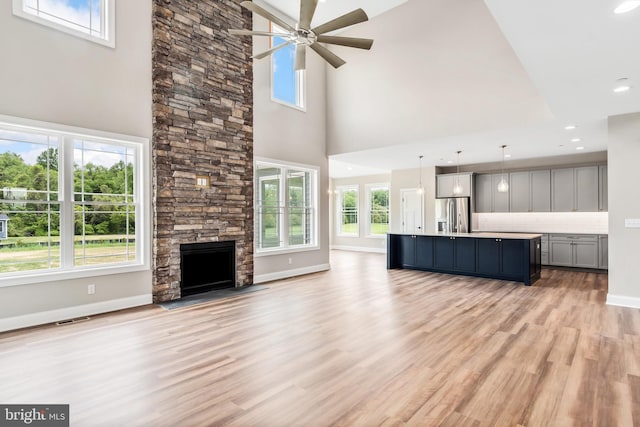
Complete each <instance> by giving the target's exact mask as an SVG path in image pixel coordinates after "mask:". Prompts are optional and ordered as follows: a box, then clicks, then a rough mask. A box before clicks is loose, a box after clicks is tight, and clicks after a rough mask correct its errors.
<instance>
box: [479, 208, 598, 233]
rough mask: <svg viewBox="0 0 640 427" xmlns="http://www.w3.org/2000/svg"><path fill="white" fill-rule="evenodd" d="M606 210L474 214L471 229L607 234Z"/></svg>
mask: <svg viewBox="0 0 640 427" xmlns="http://www.w3.org/2000/svg"><path fill="white" fill-rule="evenodd" d="M608 222H609V214H608V212H522V213H516V212H509V213H506V212H505V213H474V214H472V218H471V226H472V228H473V231H506V232H509V231H512V232H532V233H575V234H608V231H609V225H608Z"/></svg>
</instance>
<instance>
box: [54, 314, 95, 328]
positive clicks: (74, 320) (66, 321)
mask: <svg viewBox="0 0 640 427" xmlns="http://www.w3.org/2000/svg"><path fill="white" fill-rule="evenodd" d="M87 320H91V318H90V317H86V316H85V317H77V318H75V319H68V320H61V321H60V322H56V325H58V326H64V325H72V324H74V323H80V322H86V321H87Z"/></svg>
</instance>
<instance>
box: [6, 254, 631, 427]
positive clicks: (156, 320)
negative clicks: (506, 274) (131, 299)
mask: <svg viewBox="0 0 640 427" xmlns="http://www.w3.org/2000/svg"><path fill="white" fill-rule="evenodd" d="M331 264H332V269H331V270H330V271H327V272H322V273H317V274H313V275H308V276H301V277H296V278H291V279H286V280H280V281H276V282H272V283H269V284H268V289H266V290H263V291H261V292H256V293H249V294H244V295H241V296H238V297H234V298H230V299H224V300H216V301H212V302H209V303H205V304H201V305H197V306H191V307H186V308H183V309H178V310H173V311H165V310H164V309H162V308H159V307H157V306H147V307H141V308H136V309H132V310H124V311H121V312H115V313H111V314H106V315H100V316H95V317H93V318H92V319H91V320H90V321H87V322H81V323H76V324H72V325H68V326H52V325H47V326H42V327H38V328H31V329H25V330H21V331H12V332H7V333H3V334H0V384H1V386H0V402H2V403H24V402H34V403H38V402H52V403H69V404H70V405H71V415H72V425H79V426H93V425H109V426H111V425H128V426H129V425H130V426H138V425H139V426H148V425H157V426H165V425H166V426H181V425H189V426H207V425H215V426H223V425H231V426H249V425H256V426H267V427H269V426H274V427H280V426H294V425H295V426H297V425H301V426H302V425H305V426H307V425H308V426H325V425H326V426H329V425H335V426H409V425H415V426H438V425H442V426H482V427H484V426H522V427H525V426H526V427H536V426H567V425H581V426H582V425H590V426H596V425H598V426H627V425H629V426H631V425H640V409H638V408H640V310H634V309H629V308H622V307H613V306H607V305H605V298H606V294H607V275H606V274H602V273H597V272H583V271H581V272H577V271H570V270H554V269H543V271H542V277H541V278H540V280H538V281H537V282H536V283H535V284H534V286H530V287H527V286H523V285H522V284H520V283H515V282H508V281H500V280H493V279H483V278H471V277H464V276H455V275H447V274H440V273H427V272H420V271H411V270H386V268H385V258H384V256H383V255H380V254H364V253H354V252H345V251H334V252H333V253H332V260H331Z"/></svg>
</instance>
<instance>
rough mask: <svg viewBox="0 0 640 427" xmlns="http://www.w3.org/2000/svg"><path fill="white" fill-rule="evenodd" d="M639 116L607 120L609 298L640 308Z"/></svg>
mask: <svg viewBox="0 0 640 427" xmlns="http://www.w3.org/2000/svg"><path fill="white" fill-rule="evenodd" d="M639 159H640V113H633V114H627V115H622V116H616V117H610V118H609V167H608V173H609V176H608V178H609V295H608V296H607V302H608V303H610V304H618V305H626V306H632V307H638V308H640V263H638V260H639V259H640V258H639V256H640V228H625V219H627V218H640V191H639V190H638V183H640V169H639V168H638V161H639Z"/></svg>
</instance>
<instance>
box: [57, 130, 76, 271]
mask: <svg viewBox="0 0 640 427" xmlns="http://www.w3.org/2000/svg"><path fill="white" fill-rule="evenodd" d="M61 151H62V153H61V154H60V160H59V161H61V162H62V167H61V168H59V169H61V172H60V178H59V179H60V182H62V185H61V186H60V190H61V195H60V197H61V199H62V203H61V207H60V257H61V261H60V264H61V267H62V268H72V267H73V238H74V235H75V230H74V203H73V188H74V183H73V178H74V177H73V138H72V137H70V136H64V137H63V138H62V144H61Z"/></svg>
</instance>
